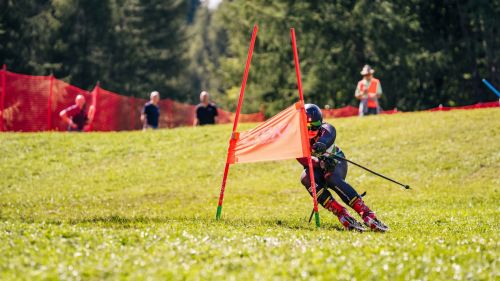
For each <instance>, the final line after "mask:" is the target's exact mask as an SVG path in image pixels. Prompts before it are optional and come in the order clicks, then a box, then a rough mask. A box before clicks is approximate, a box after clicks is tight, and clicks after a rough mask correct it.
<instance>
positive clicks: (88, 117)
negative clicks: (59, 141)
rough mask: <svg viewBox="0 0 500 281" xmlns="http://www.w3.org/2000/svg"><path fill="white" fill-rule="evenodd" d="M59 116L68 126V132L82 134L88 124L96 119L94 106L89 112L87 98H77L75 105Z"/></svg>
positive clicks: (79, 96)
mask: <svg viewBox="0 0 500 281" xmlns="http://www.w3.org/2000/svg"><path fill="white" fill-rule="evenodd" d="M59 116H61V118H62V119H63V121H64V122H65V123H67V124H68V131H70V132H81V131H83V130H84V129H85V125H87V123H88V122H92V119H93V118H94V106H90V107H89V109H88V111H87V106H86V102H85V97H84V96H82V95H78V96H76V99H75V104H74V105H72V106H70V107H68V108H66V109H64V110H62V111H61V112H60V113H59Z"/></svg>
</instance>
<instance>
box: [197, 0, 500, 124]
mask: <svg viewBox="0 0 500 281" xmlns="http://www.w3.org/2000/svg"><path fill="white" fill-rule="evenodd" d="M213 13H214V16H213V18H221V19H222V22H224V26H223V28H224V30H225V31H226V32H227V38H229V42H228V51H227V52H226V53H225V54H224V55H223V56H222V57H220V58H219V59H218V61H219V63H220V65H221V69H220V71H219V72H212V73H211V74H213V75H207V76H205V77H204V78H205V80H210V81H212V83H214V82H213V81H214V80H220V81H222V82H221V83H223V84H222V88H218V89H213V90H214V91H219V92H220V93H224V94H225V95H226V96H227V98H228V100H227V101H226V102H227V105H228V106H232V105H234V104H235V102H234V99H235V95H234V93H235V88H238V87H239V83H240V81H241V74H242V71H243V64H244V61H245V58H246V50H247V48H248V44H249V40H250V36H249V34H250V32H251V30H252V26H253V24H258V25H259V27H260V31H259V35H258V43H257V46H256V50H255V56H254V59H253V61H252V68H251V71H250V79H249V84H248V91H247V92H248V96H251V97H252V98H251V99H249V103H247V104H246V107H247V109H248V108H250V109H249V110H250V111H255V110H257V109H258V108H259V107H260V106H261V105H265V106H266V107H267V109H268V110H269V111H270V113H271V114H272V113H275V112H276V111H278V110H280V109H283V108H284V107H285V106H286V105H288V104H290V102H291V100H294V99H296V96H297V94H296V81H295V75H294V73H293V58H292V53H291V48H290V39H289V33H288V31H289V28H290V27H295V29H296V31H297V37H298V46H299V57H300V59H301V68H302V69H301V70H302V74H303V85H304V92H305V96H306V99H307V100H308V101H310V102H314V103H317V104H319V105H321V106H322V105H324V104H329V105H330V106H335V107H338V106H343V105H348V104H350V105H356V104H357V101H356V100H355V99H354V89H355V86H356V82H357V81H358V80H359V79H360V78H361V77H360V75H359V71H360V70H361V67H362V66H363V65H364V64H366V63H368V64H371V65H372V66H373V67H374V68H375V69H376V71H377V72H376V76H377V77H378V78H380V79H381V81H382V85H383V89H384V95H383V98H382V106H383V107H384V108H386V109H388V108H393V107H398V108H399V109H402V110H416V109H424V108H429V107H435V106H437V105H438V104H443V105H452V106H453V105H464V104H471V103H475V102H478V101H489V100H494V99H496V98H497V97H496V96H495V95H494V94H493V93H491V92H489V91H488V90H487V89H485V88H484V87H483V85H482V84H481V79H482V78H487V79H489V80H491V81H493V83H494V84H495V85H500V80H499V79H500V78H499V77H500V75H498V69H499V67H500V65H499V61H498V59H497V58H498V57H500V53H499V52H500V51H499V50H500V39H499V38H500V36H499V34H498V32H499V30H498V26H500V20H499V18H498V16H496V15H498V14H499V13H500V5H499V4H498V2H496V1H445V2H435V1H430V2H429V1H420V0H414V1H368V0H366V1H333V2H332V1H288V0H279V1H264V0H260V1H243V0H235V1H224V2H223V3H222V5H221V7H219V9H217V10H216V11H215V12H213ZM213 26H215V27H214V28H219V27H220V26H219V25H218V24H215V23H214V24H213ZM209 74H210V73H209Z"/></svg>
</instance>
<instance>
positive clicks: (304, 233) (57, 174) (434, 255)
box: [0, 109, 500, 280]
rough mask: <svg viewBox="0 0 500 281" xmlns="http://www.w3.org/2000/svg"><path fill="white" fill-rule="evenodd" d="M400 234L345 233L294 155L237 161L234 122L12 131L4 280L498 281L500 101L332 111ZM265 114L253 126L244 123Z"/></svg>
mask: <svg viewBox="0 0 500 281" xmlns="http://www.w3.org/2000/svg"><path fill="white" fill-rule="evenodd" d="M333 123H334V124H335V126H336V127H337V132H338V138H337V144H338V145H339V146H340V147H342V149H343V150H344V151H345V152H346V155H347V157H348V158H351V159H352V160H354V161H357V162H359V163H361V164H365V165H367V166H368V167H371V168H373V169H374V170H376V171H378V172H381V173H384V174H386V175H388V176H390V177H394V178H395V179H397V180H400V181H402V182H404V183H408V184H410V185H411V186H412V190H408V191H407V190H403V189H402V188H400V187H398V186H396V185H393V184H392V183H389V182H387V181H384V180H382V179H380V178H377V177H375V176H372V175H370V174H367V173H366V172H364V171H362V170H360V169H359V168H356V167H353V166H350V171H349V174H348V178H347V180H348V181H349V182H350V183H351V184H352V185H353V186H355V187H356V188H357V190H358V191H359V192H363V191H365V190H366V191H368V195H367V197H366V198H365V201H366V202H367V204H368V205H369V206H371V207H372V208H373V209H374V210H375V211H376V212H377V214H378V216H379V217H380V218H381V219H382V220H383V221H384V222H386V223H387V224H388V225H389V226H390V227H391V230H390V232H388V233H385V234H380V233H372V232H367V233H362V234H360V233H352V232H347V231H344V230H343V229H342V228H341V227H340V224H339V223H338V221H337V219H336V218H335V217H334V216H333V215H331V214H330V213H328V212H326V211H325V210H321V211H320V214H321V222H322V227H321V228H320V229H316V227H315V226H314V224H313V223H311V224H309V223H308V222H307V219H308V217H309V213H310V210H311V206H312V200H311V198H310V197H309V195H308V193H307V192H306V190H305V189H304V188H303V187H302V186H301V185H300V182H299V176H300V173H301V167H300V166H299V165H298V164H297V163H296V162H295V161H294V160H290V161H282V162H268V163H258V164H242V165H234V166H232V167H231V170H230V174H229V179H228V183H227V189H226V196H225V201H224V207H223V213H222V220H221V221H215V220H214V218H215V212H216V205H217V199H218V195H219V190H220V182H221V178H222V172H223V168H224V161H225V153H226V150H227V144H228V137H229V135H230V130H231V127H230V126H229V125H224V126H215V127H210V128H181V129H175V130H161V131H158V132H146V133H143V132H124V133H91V134H65V133H40V134H14V133H4V134H0V253H1V254H0V279H1V280H28V279H29V280H32V279H66V280H78V279H82V280H102V279H130V280H142V279H144V280H148V279H159V280H166V279H172V280H184V279H189V280H214V279H228V280H247V279H253V280H270V279H272V280H292V279H312V280H315V279H316V280H453V279H456V280H499V279H500V270H499V266H500V265H499V256H500V255H499V252H500V249H499V246H500V239H499V230H500V227H499V226H500V205H499V202H500V194H499V186H500V172H499V171H500V110H499V109H486V110H472V111H454V112H447V113H444V112H437V113H407V114H400V115H394V116H376V117H370V118H364V119H359V118H347V119H337V120H333ZM252 126H254V125H251V124H245V125H242V126H241V127H242V129H248V128H251V127H252Z"/></svg>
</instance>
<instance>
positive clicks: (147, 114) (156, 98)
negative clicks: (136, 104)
mask: <svg viewBox="0 0 500 281" xmlns="http://www.w3.org/2000/svg"><path fill="white" fill-rule="evenodd" d="M159 102H160V93H158V92H157V91H153V92H151V96H150V101H149V102H147V103H146V104H145V105H144V108H143V109H142V113H141V121H142V123H143V124H144V125H143V130H147V129H150V128H151V129H153V130H156V129H158V123H159V122H158V121H159V119H160V107H159V106H158V103H159Z"/></svg>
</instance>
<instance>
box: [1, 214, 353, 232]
mask: <svg viewBox="0 0 500 281" xmlns="http://www.w3.org/2000/svg"><path fill="white" fill-rule="evenodd" d="M2 219H4V218H2ZM19 220H21V221H22V222H24V223H46V224H53V225H62V224H71V225H95V226H101V227H111V228H136V227H143V226H145V225H148V224H156V225H169V224H176V225H182V224H184V225H186V226H195V227H201V228H203V227H218V226H221V227H225V228H242V227H243V228H284V229H291V230H310V231H315V230H316V229H317V228H316V226H315V224H314V223H313V222H311V223H308V222H307V220H306V219H305V218H300V219H285V220H283V219H276V218H265V219H256V218H222V219H221V220H219V221H217V220H215V219H214V218H208V217H166V216H165V217H163V216H151V217H148V216H136V217H126V216H120V215H109V216H93V217H81V218H67V219H47V220H39V219H36V218H32V217H24V218H20V219H19ZM319 229H320V230H335V231H345V230H344V228H343V227H342V226H341V225H340V224H338V223H332V222H330V221H328V222H324V221H323V223H322V225H321V227H320V228H319Z"/></svg>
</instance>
